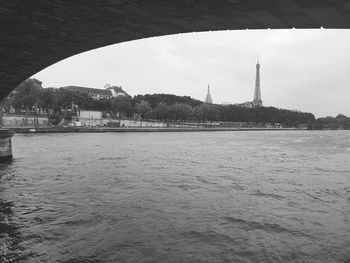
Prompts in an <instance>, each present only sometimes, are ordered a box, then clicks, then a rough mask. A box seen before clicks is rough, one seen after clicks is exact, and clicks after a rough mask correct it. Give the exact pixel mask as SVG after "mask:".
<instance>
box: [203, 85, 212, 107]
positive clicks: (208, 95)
mask: <svg viewBox="0 0 350 263" xmlns="http://www.w3.org/2000/svg"><path fill="white" fill-rule="evenodd" d="M204 103H210V104H213V100H212V99H211V96H210V89H209V84H208V93H207V97H206V98H205V101H204Z"/></svg>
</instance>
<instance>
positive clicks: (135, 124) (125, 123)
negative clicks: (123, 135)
mask: <svg viewBox="0 0 350 263" xmlns="http://www.w3.org/2000/svg"><path fill="white" fill-rule="evenodd" d="M120 127H166V124H165V123H163V122H151V121H134V120H120Z"/></svg>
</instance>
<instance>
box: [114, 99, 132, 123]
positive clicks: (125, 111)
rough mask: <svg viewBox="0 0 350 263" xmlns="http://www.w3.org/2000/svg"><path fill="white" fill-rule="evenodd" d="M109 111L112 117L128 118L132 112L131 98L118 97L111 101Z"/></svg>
mask: <svg viewBox="0 0 350 263" xmlns="http://www.w3.org/2000/svg"><path fill="white" fill-rule="evenodd" d="M111 110H112V113H114V115H115V116H116V115H119V117H120V118H124V117H130V116H131V115H132V112H133V106H132V105H131V98H130V97H129V96H118V97H116V98H112V99H111Z"/></svg>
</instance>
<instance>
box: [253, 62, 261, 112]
mask: <svg viewBox="0 0 350 263" xmlns="http://www.w3.org/2000/svg"><path fill="white" fill-rule="evenodd" d="M253 105H254V106H255V107H261V106H262V105H263V103H262V100H261V91H260V64H259V59H258V62H257V63H256V76H255V91H254V100H253Z"/></svg>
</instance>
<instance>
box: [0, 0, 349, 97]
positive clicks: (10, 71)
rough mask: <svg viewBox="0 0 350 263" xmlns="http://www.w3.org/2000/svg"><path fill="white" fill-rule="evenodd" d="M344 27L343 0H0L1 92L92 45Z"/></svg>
mask: <svg viewBox="0 0 350 263" xmlns="http://www.w3.org/2000/svg"><path fill="white" fill-rule="evenodd" d="M293 27H295V28H320V27H324V28H349V27H350V0H1V2H0V79H1V82H0V98H3V97H4V96H6V94H8V93H9V92H10V91H11V90H12V89H13V88H14V87H15V86H16V85H17V84H19V83H20V82H21V81H23V80H25V79H26V78H28V77H30V76H32V75H33V74H35V73H36V72H38V71H40V70H42V69H44V68H45V67H47V66H50V65H52V64H53V63H55V62H58V61H60V60H62V59H64V58H67V57H70V56H72V55H75V54H78V53H81V52H83V51H88V50H91V49H94V48H98V47H102V46H106V45H110V44H115V43H120V42H124V41H129V40H135V39H141V38H147V37H153V36H161V35H167V34H176V33H185V32H199V31H210V30H234V29H267V28H272V29H273V28H293Z"/></svg>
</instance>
